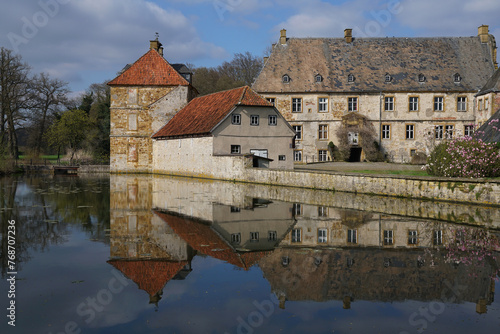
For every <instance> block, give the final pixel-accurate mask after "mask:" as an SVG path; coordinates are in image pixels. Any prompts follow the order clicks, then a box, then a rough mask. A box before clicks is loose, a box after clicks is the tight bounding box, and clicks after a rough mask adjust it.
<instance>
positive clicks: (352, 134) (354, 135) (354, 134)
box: [347, 132, 359, 145]
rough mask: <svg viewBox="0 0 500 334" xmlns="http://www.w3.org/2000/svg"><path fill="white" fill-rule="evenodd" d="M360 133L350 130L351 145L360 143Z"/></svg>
mask: <svg viewBox="0 0 500 334" xmlns="http://www.w3.org/2000/svg"><path fill="white" fill-rule="evenodd" d="M358 137H359V134H358V133H357V132H349V133H348V134H347V141H348V143H349V145H358V143H359V139H358Z"/></svg>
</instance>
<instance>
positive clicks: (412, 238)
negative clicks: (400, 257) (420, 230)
mask: <svg viewBox="0 0 500 334" xmlns="http://www.w3.org/2000/svg"><path fill="white" fill-rule="evenodd" d="M417 242H418V234H417V231H416V230H409V231H408V245H416V244H417Z"/></svg>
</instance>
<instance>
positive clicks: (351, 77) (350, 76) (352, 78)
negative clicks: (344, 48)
mask: <svg viewBox="0 0 500 334" xmlns="http://www.w3.org/2000/svg"><path fill="white" fill-rule="evenodd" d="M354 79H355V78H354V75H352V74H349V75H348V76H347V82H354Z"/></svg>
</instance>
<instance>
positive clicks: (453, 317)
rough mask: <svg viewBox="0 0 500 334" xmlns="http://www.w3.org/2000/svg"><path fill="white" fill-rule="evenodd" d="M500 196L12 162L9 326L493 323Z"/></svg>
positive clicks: (247, 329) (7, 206) (8, 181)
mask: <svg viewBox="0 0 500 334" xmlns="http://www.w3.org/2000/svg"><path fill="white" fill-rule="evenodd" d="M499 211H500V209H498V208H488V207H475V206H473V207H468V206H463V205H458V204H445V203H439V204H435V203H430V202H419V201H415V200H413V201H406V200H403V199H391V198H383V197H380V198H379V197H374V196H355V195H352V194H342V193H332V192H321V191H312V190H303V189H291V188H281V187H267V186H257V185H246V184H235V183H230V182H214V181H206V180H204V181H201V180H195V179H183V178H169V177H156V176H155V177H153V176H124V175H123V176H118V175H116V176H115V175H112V176H107V175H105V176H102V177H98V176H82V177H48V176H47V177H39V176H21V177H3V178H0V219H1V220H0V223H1V226H0V229H1V264H2V266H1V269H2V280H1V283H0V309H1V310H3V311H2V312H3V314H2V315H1V317H0V319H3V320H1V324H0V333H30V334H31V333H46V334H47V333H53V334H56V333H57V334H60V333H224V334H225V333H398V334H401V333H405V334H406V333H477V332H481V331H484V332H492V333H496V332H498V331H499V330H500V292H499V291H500V285H499V283H498V279H499V264H500V244H499V240H500V212H499ZM443 217H445V218H443ZM9 246H11V247H9ZM9 309H10V310H9ZM13 325H15V327H14V326H13Z"/></svg>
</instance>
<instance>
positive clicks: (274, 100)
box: [266, 97, 276, 106]
mask: <svg viewBox="0 0 500 334" xmlns="http://www.w3.org/2000/svg"><path fill="white" fill-rule="evenodd" d="M266 100H267V101H268V102H271V104H272V105H273V106H274V105H276V98H274V97H266Z"/></svg>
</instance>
